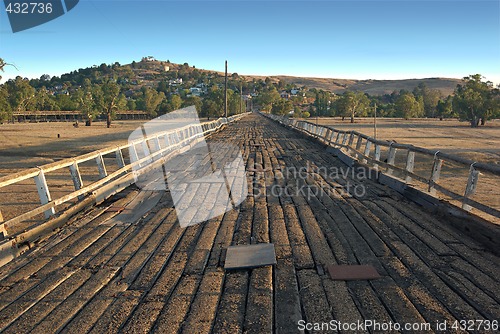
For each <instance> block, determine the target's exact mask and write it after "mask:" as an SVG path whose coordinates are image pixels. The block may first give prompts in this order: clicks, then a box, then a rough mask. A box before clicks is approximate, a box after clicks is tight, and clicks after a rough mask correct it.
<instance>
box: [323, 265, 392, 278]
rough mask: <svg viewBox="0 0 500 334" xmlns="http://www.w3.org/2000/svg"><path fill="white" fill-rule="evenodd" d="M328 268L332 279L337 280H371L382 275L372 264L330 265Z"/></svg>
mask: <svg viewBox="0 0 500 334" xmlns="http://www.w3.org/2000/svg"><path fill="white" fill-rule="evenodd" d="M327 269H328V273H330V277H331V279H333V280H335V281H353V280H370V279H377V278H381V277H382V276H380V274H379V273H378V272H377V269H375V267H374V266H370V265H330V266H328V267H327Z"/></svg>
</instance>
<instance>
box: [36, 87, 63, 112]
mask: <svg viewBox="0 0 500 334" xmlns="http://www.w3.org/2000/svg"><path fill="white" fill-rule="evenodd" d="M57 107H58V105H57V103H56V101H55V100H54V99H53V98H52V96H51V95H50V94H49V91H48V90H47V88H45V86H43V87H42V88H40V89H39V90H38V91H37V92H36V94H35V100H34V102H33V109H34V110H56V109H57Z"/></svg>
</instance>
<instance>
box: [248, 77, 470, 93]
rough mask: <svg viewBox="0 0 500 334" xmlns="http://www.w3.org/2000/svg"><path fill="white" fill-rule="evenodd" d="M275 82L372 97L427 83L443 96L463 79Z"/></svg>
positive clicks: (291, 79)
mask: <svg viewBox="0 0 500 334" xmlns="http://www.w3.org/2000/svg"><path fill="white" fill-rule="evenodd" d="M246 77H248V78H256V79H265V78H266V77H265V76H252V75H249V76H246ZM269 78H271V79H272V80H273V81H279V80H281V81H283V82H285V83H291V84H295V85H297V86H307V87H308V88H317V89H323V90H328V91H331V92H334V93H337V94H341V93H343V92H345V91H346V90H358V91H363V92H365V93H368V94H370V95H383V94H390V93H392V92H393V91H395V90H396V91H399V90H401V89H406V90H408V91H412V90H413V89H414V88H415V87H417V86H418V85H419V84H420V83H425V84H426V86H427V87H428V88H431V89H439V90H440V91H441V92H442V93H443V95H450V94H452V93H453V91H454V89H455V87H456V86H457V84H459V83H461V79H452V78H427V79H404V80H354V79H352V80H351V79H329V78H308V77H293V76H286V75H278V76H269Z"/></svg>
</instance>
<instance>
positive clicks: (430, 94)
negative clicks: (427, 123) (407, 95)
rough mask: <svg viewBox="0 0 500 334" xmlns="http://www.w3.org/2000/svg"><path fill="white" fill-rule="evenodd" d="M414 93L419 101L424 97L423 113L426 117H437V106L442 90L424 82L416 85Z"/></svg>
mask: <svg viewBox="0 0 500 334" xmlns="http://www.w3.org/2000/svg"><path fill="white" fill-rule="evenodd" d="M413 95H415V98H416V99H417V101H418V98H419V97H422V102H423V114H424V115H425V116H426V117H436V107H437V104H438V102H439V101H440V100H441V97H442V93H441V91H440V90H438V89H430V88H428V87H427V85H426V84H425V83H423V82H422V83H420V84H419V85H418V86H417V87H415V89H414V90H413Z"/></svg>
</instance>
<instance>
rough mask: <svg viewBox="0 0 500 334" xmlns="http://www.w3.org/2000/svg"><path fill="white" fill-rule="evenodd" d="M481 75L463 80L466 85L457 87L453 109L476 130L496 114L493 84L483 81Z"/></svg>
mask: <svg viewBox="0 0 500 334" xmlns="http://www.w3.org/2000/svg"><path fill="white" fill-rule="evenodd" d="M482 78H483V77H482V76H481V75H480V74H475V75H470V76H468V77H465V78H464V79H463V81H464V83H463V84H459V85H457V87H456V88H455V96H454V98H453V109H454V110H455V111H456V112H457V113H458V115H459V117H460V118H461V119H464V120H467V121H469V122H470V124H471V127H473V128H475V127H477V126H479V124H480V123H481V125H484V124H485V123H486V120H488V119H489V118H490V117H491V116H492V115H494V114H495V110H496V107H495V103H494V101H492V100H494V95H495V92H494V91H493V84H492V83H491V82H489V81H486V82H484V81H482Z"/></svg>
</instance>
